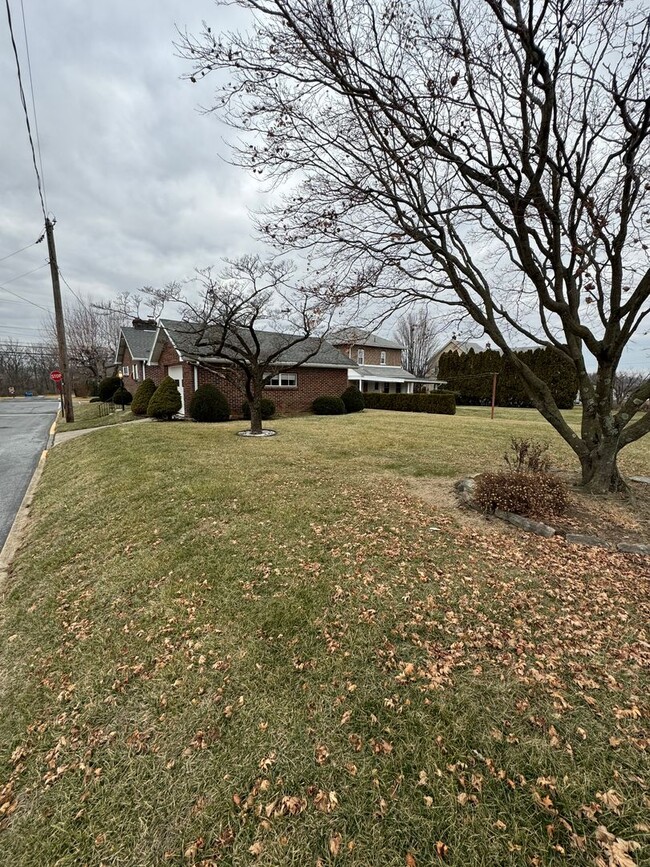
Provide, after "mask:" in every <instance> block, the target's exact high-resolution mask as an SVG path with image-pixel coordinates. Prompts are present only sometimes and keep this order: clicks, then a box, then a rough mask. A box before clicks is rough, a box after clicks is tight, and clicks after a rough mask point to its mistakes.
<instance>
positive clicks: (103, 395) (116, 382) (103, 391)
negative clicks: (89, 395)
mask: <svg viewBox="0 0 650 867" xmlns="http://www.w3.org/2000/svg"><path fill="white" fill-rule="evenodd" d="M121 385H122V380H121V379H120V378H119V376H107V377H106V378H105V379H102V381H101V382H100V383H99V386H98V388H97V394H98V396H99V399H100V400H101V401H102V403H110V401H111V400H113V395H114V394H115V392H116V391H117V389H118V388H120V387H121Z"/></svg>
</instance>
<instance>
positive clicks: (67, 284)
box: [58, 268, 84, 304]
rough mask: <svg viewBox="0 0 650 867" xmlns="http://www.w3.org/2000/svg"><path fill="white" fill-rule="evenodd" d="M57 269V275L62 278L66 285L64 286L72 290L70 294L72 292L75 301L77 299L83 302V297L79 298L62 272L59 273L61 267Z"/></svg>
mask: <svg viewBox="0 0 650 867" xmlns="http://www.w3.org/2000/svg"><path fill="white" fill-rule="evenodd" d="M58 271H59V277H60V278H61V279H62V280H63V282H64V283H65V285H66V286H67V287H68V289H69V290H70V291H71V292H72V294H73V295H74V297H75V298H76V299H77V301H78V302H79V303H80V304H83V303H84V302H83V299H82V298H80V297H79V296H78V295H77V293H76V292H75V291H74V289H73V288H72V286H71V285H70V284H69V283H68V281H67V280H66V279H65V277H64V276H63V274H62V273H61V269H60V268H59V269H58Z"/></svg>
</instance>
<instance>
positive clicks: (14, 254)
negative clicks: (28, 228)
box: [0, 234, 45, 262]
mask: <svg viewBox="0 0 650 867" xmlns="http://www.w3.org/2000/svg"><path fill="white" fill-rule="evenodd" d="M44 237H45V235H44V234H43V235H41V237H40V238H38V239H37V240H36V241H32V243H31V244H27V245H26V246H25V247H21V248H20V250H14V252H13V253H8V254H7V255H6V256H3V257H2V258H1V259H0V262H4V260H5V259H11V257H12V256H17V255H18V253H22V252H23V250H29V248H30V247H35V246H36V244H40V243H41V241H42V240H43V238H44Z"/></svg>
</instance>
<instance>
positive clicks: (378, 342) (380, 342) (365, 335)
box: [330, 328, 404, 349]
mask: <svg viewBox="0 0 650 867" xmlns="http://www.w3.org/2000/svg"><path fill="white" fill-rule="evenodd" d="M330 341H331V342H332V343H333V344H334V345H335V346H341V345H343V344H354V345H355V346H373V347H376V348H377V349H404V347H403V346H402V345H401V343H397V342H396V341H395V340H390V338H388V337H382V336H381V335H380V334H373V333H372V332H370V331H367V330H364V329H363V328H341V329H340V330H339V331H335V332H334V333H333V334H332V335H331V337H330Z"/></svg>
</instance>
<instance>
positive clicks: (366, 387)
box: [362, 381, 368, 391]
mask: <svg viewBox="0 0 650 867" xmlns="http://www.w3.org/2000/svg"><path fill="white" fill-rule="evenodd" d="M362 389H363V391H368V383H367V382H365V381H364V382H363V383H362Z"/></svg>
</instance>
